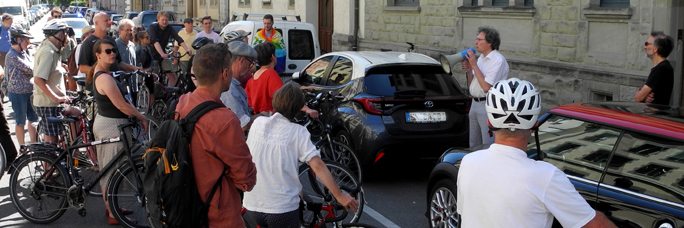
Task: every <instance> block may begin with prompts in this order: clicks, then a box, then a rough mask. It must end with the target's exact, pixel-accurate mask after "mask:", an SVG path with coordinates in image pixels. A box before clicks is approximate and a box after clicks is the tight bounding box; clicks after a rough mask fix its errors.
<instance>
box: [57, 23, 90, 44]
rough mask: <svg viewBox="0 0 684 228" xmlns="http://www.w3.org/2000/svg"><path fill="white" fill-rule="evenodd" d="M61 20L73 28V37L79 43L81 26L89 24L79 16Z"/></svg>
mask: <svg viewBox="0 0 684 228" xmlns="http://www.w3.org/2000/svg"><path fill="white" fill-rule="evenodd" d="M62 20H64V22H66V23H67V24H69V26H71V27H72V28H73V29H74V33H75V34H76V35H74V37H75V38H76V42H78V43H79V44H80V43H81V36H82V35H83V33H82V31H83V28H84V27H86V26H88V25H89V24H88V22H87V21H86V20H85V19H83V18H80V17H76V18H64V19H62Z"/></svg>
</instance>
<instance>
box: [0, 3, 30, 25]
mask: <svg viewBox="0 0 684 228" xmlns="http://www.w3.org/2000/svg"><path fill="white" fill-rule="evenodd" d="M4 13H6V14H10V15H12V16H13V17H14V20H13V22H12V23H13V25H12V26H13V27H21V28H23V29H29V20H28V19H27V18H26V16H27V14H26V13H27V9H26V6H24V5H23V4H21V2H7V3H5V4H4V5H2V6H0V14H4Z"/></svg>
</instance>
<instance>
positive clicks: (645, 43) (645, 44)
mask: <svg viewBox="0 0 684 228" xmlns="http://www.w3.org/2000/svg"><path fill="white" fill-rule="evenodd" d="M651 44H653V43H649V42H648V41H646V42H644V46H648V45H651Z"/></svg>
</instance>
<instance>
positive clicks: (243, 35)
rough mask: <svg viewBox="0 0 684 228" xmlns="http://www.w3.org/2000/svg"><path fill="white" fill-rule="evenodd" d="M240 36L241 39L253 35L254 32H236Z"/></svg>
mask: <svg viewBox="0 0 684 228" xmlns="http://www.w3.org/2000/svg"><path fill="white" fill-rule="evenodd" d="M235 32H237V33H238V34H240V37H246V36H249V35H250V34H252V32H246V31H245V30H235Z"/></svg>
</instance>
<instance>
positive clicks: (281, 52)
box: [252, 29, 287, 74]
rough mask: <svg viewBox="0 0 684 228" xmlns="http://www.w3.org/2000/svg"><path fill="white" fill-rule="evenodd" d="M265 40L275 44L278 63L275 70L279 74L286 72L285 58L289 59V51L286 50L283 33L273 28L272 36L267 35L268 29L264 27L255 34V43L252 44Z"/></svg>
mask: <svg viewBox="0 0 684 228" xmlns="http://www.w3.org/2000/svg"><path fill="white" fill-rule="evenodd" d="M263 42H271V43H273V44H274V45H275V47H276V51H275V55H276V60H277V61H278V63H276V66H275V70H276V72H278V74H281V73H283V72H285V60H286V59H287V58H286V57H287V52H286V51H285V41H284V40H283V35H281V34H280V33H279V32H278V31H277V30H275V29H273V33H271V36H270V37H266V30H265V29H262V30H261V31H259V32H257V33H256V35H255V36H254V43H253V44H252V45H254V46H256V45H257V44H261V43H263Z"/></svg>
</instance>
